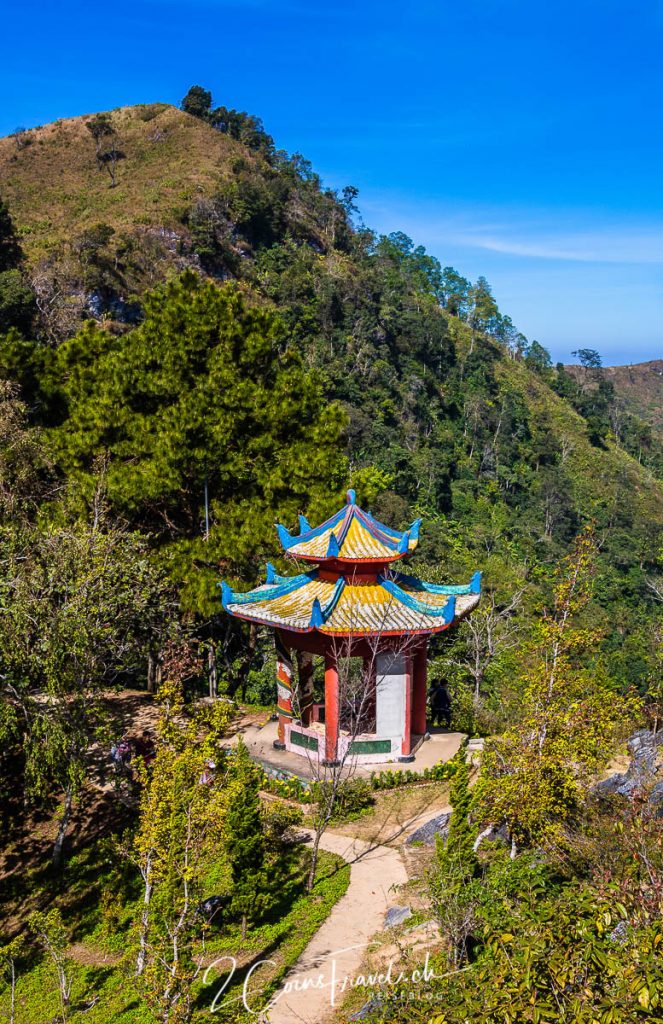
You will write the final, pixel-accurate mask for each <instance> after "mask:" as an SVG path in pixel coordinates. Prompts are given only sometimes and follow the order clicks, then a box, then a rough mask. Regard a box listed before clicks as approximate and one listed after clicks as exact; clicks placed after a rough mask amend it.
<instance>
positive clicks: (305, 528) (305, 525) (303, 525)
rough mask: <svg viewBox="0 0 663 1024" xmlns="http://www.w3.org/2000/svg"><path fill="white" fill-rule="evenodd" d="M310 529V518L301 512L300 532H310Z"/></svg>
mask: <svg viewBox="0 0 663 1024" xmlns="http://www.w3.org/2000/svg"><path fill="white" fill-rule="evenodd" d="M310 529H311V524H310V523H309V521H308V519H307V518H306V516H303V515H301V514H300V516H299V532H300V533H308V532H309V530H310Z"/></svg>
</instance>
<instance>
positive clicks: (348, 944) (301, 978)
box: [265, 811, 439, 1024]
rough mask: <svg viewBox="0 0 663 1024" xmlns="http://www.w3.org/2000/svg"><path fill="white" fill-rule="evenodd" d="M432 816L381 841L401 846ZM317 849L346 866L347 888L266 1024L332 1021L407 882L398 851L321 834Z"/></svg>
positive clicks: (414, 821)
mask: <svg viewBox="0 0 663 1024" xmlns="http://www.w3.org/2000/svg"><path fill="white" fill-rule="evenodd" d="M438 813H439V812H438ZM431 817H434V815H433V814H431V812H430V811H428V812H426V813H424V814H418V815H417V816H416V817H414V818H412V819H411V820H410V821H409V822H408V823H407V824H406V825H403V826H401V827H400V828H399V829H398V830H397V832H396V833H395V834H394V835H393V836H391V837H387V838H386V840H385V841H386V842H389V841H390V839H391V840H395V839H396V838H398V839H399V840H401V841H404V840H405V839H406V838H407V836H408V835H410V834H411V833H412V832H413V831H414V830H415V829H416V828H418V827H419V825H421V824H423V823H424V822H425V821H428V820H430V818H431ZM320 845H321V847H322V849H324V850H328V851H329V852H330V853H336V854H338V855H339V856H341V857H343V859H344V860H346V861H348V863H349V864H350V885H349V886H348V889H347V891H346V893H345V895H344V896H343V897H342V898H341V899H340V900H339V901H338V903H337V904H336V906H335V907H334V908H333V910H332V912H331V914H330V915H329V917H328V918H327V920H326V921H325V922H324V924H323V925H322V926H321V928H320V929H319V930H318V931H317V932H316V933H315V935H314V936H313V938H312V939H311V941H310V942H309V944H308V946H307V947H306V949H305V950H304V952H303V953H302V955H301V957H300V958H299V960H298V962H297V963H296V964H295V966H294V967H293V969H292V970H291V971H290V972H289V974H288V975H287V978H286V980H285V983H284V985H283V986H282V989H281V990H280V991H279V993H277V997H278V1001H277V1002H276V1004H275V1005H274V1006H273V1007H272V1008H271V1009H270V1010H269V1011H268V1013H267V1015H266V1017H265V1021H267V1022H268V1024H325V1022H326V1021H331V1020H333V1019H334V1015H335V1012H336V1010H337V1009H338V1007H339V1006H340V1004H341V1002H342V1001H343V992H342V986H343V979H344V978H346V977H347V978H348V979H350V980H351V979H352V978H353V977H355V976H356V975H357V974H358V973H359V971H360V969H361V965H362V962H363V960H364V955H365V951H366V946H367V945H368V943H369V942H370V941H371V939H372V938H373V936H374V935H375V934H376V933H378V932H381V931H382V930H383V929H384V917H385V913H386V911H387V910H388V908H389V907H390V906H393V905H394V904H396V903H398V902H399V900H398V896H397V895H396V894H395V893H394V892H393V889H394V887H397V886H400V885H404V884H405V883H406V882H407V881H408V873H407V871H406V868H405V864H404V862H403V857H402V855H401V852H400V850H399V849H395V848H394V847H389V846H378V845H375V844H372V843H368V842H365V841H364V840H361V839H353V838H351V837H348V836H343V835H340V834H338V833H335V832H327V833H325V834H324V835H323V837H322V841H321V843H320Z"/></svg>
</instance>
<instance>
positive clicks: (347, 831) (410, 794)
mask: <svg viewBox="0 0 663 1024" xmlns="http://www.w3.org/2000/svg"><path fill="white" fill-rule="evenodd" d="M448 809H449V788H448V786H447V784H446V783H442V782H431V783H427V784H424V785H420V786H403V787H401V788H400V789H393V790H389V791H386V792H380V791H378V792H377V793H376V794H375V804H374V806H373V807H372V809H371V810H370V811H369V812H368V813H366V814H364V815H362V817H361V818H358V819H356V820H355V821H349V822H346V823H345V824H343V825H339V826H338V827H337V828H334V829H333V831H334V832H337V833H339V834H340V835H347V836H354V837H357V838H359V839H363V840H365V841H366V842H368V843H377V844H379V845H381V846H393V847H400V846H401V845H402V844H403V842H404V840H405V838H406V837H407V835H409V833H410V832H412V831H413V830H414V829H415V828H417V827H418V826H419V825H420V824H423V823H424V821H427V820H428V819H429V818H432V817H434V816H435V815H436V814H441V813H442V811H446V810H448ZM419 819H421V820H419Z"/></svg>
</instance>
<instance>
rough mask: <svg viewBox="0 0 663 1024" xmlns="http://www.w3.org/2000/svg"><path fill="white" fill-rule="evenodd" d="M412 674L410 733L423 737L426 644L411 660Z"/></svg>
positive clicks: (424, 727) (426, 682)
mask: <svg viewBox="0 0 663 1024" xmlns="http://www.w3.org/2000/svg"><path fill="white" fill-rule="evenodd" d="M412 671H413V674H414V707H413V709H412V732H413V733H414V734H415V736H423V735H424V734H425V732H426V697H427V694H428V680H427V671H428V644H427V643H424V644H422V646H421V647H420V648H419V649H418V650H417V652H416V654H415V655H414V658H413V659H412Z"/></svg>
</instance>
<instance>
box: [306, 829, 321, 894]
mask: <svg viewBox="0 0 663 1024" xmlns="http://www.w3.org/2000/svg"><path fill="white" fill-rule="evenodd" d="M321 839H322V831H316V833H315V838H314V840H313V849H312V850H311V867H310V868H309V872H308V878H307V880H306V891H307V892H311V891H312V890H313V885H314V882H315V872H316V869H317V867H318V851H319V849H320V840H321Z"/></svg>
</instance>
